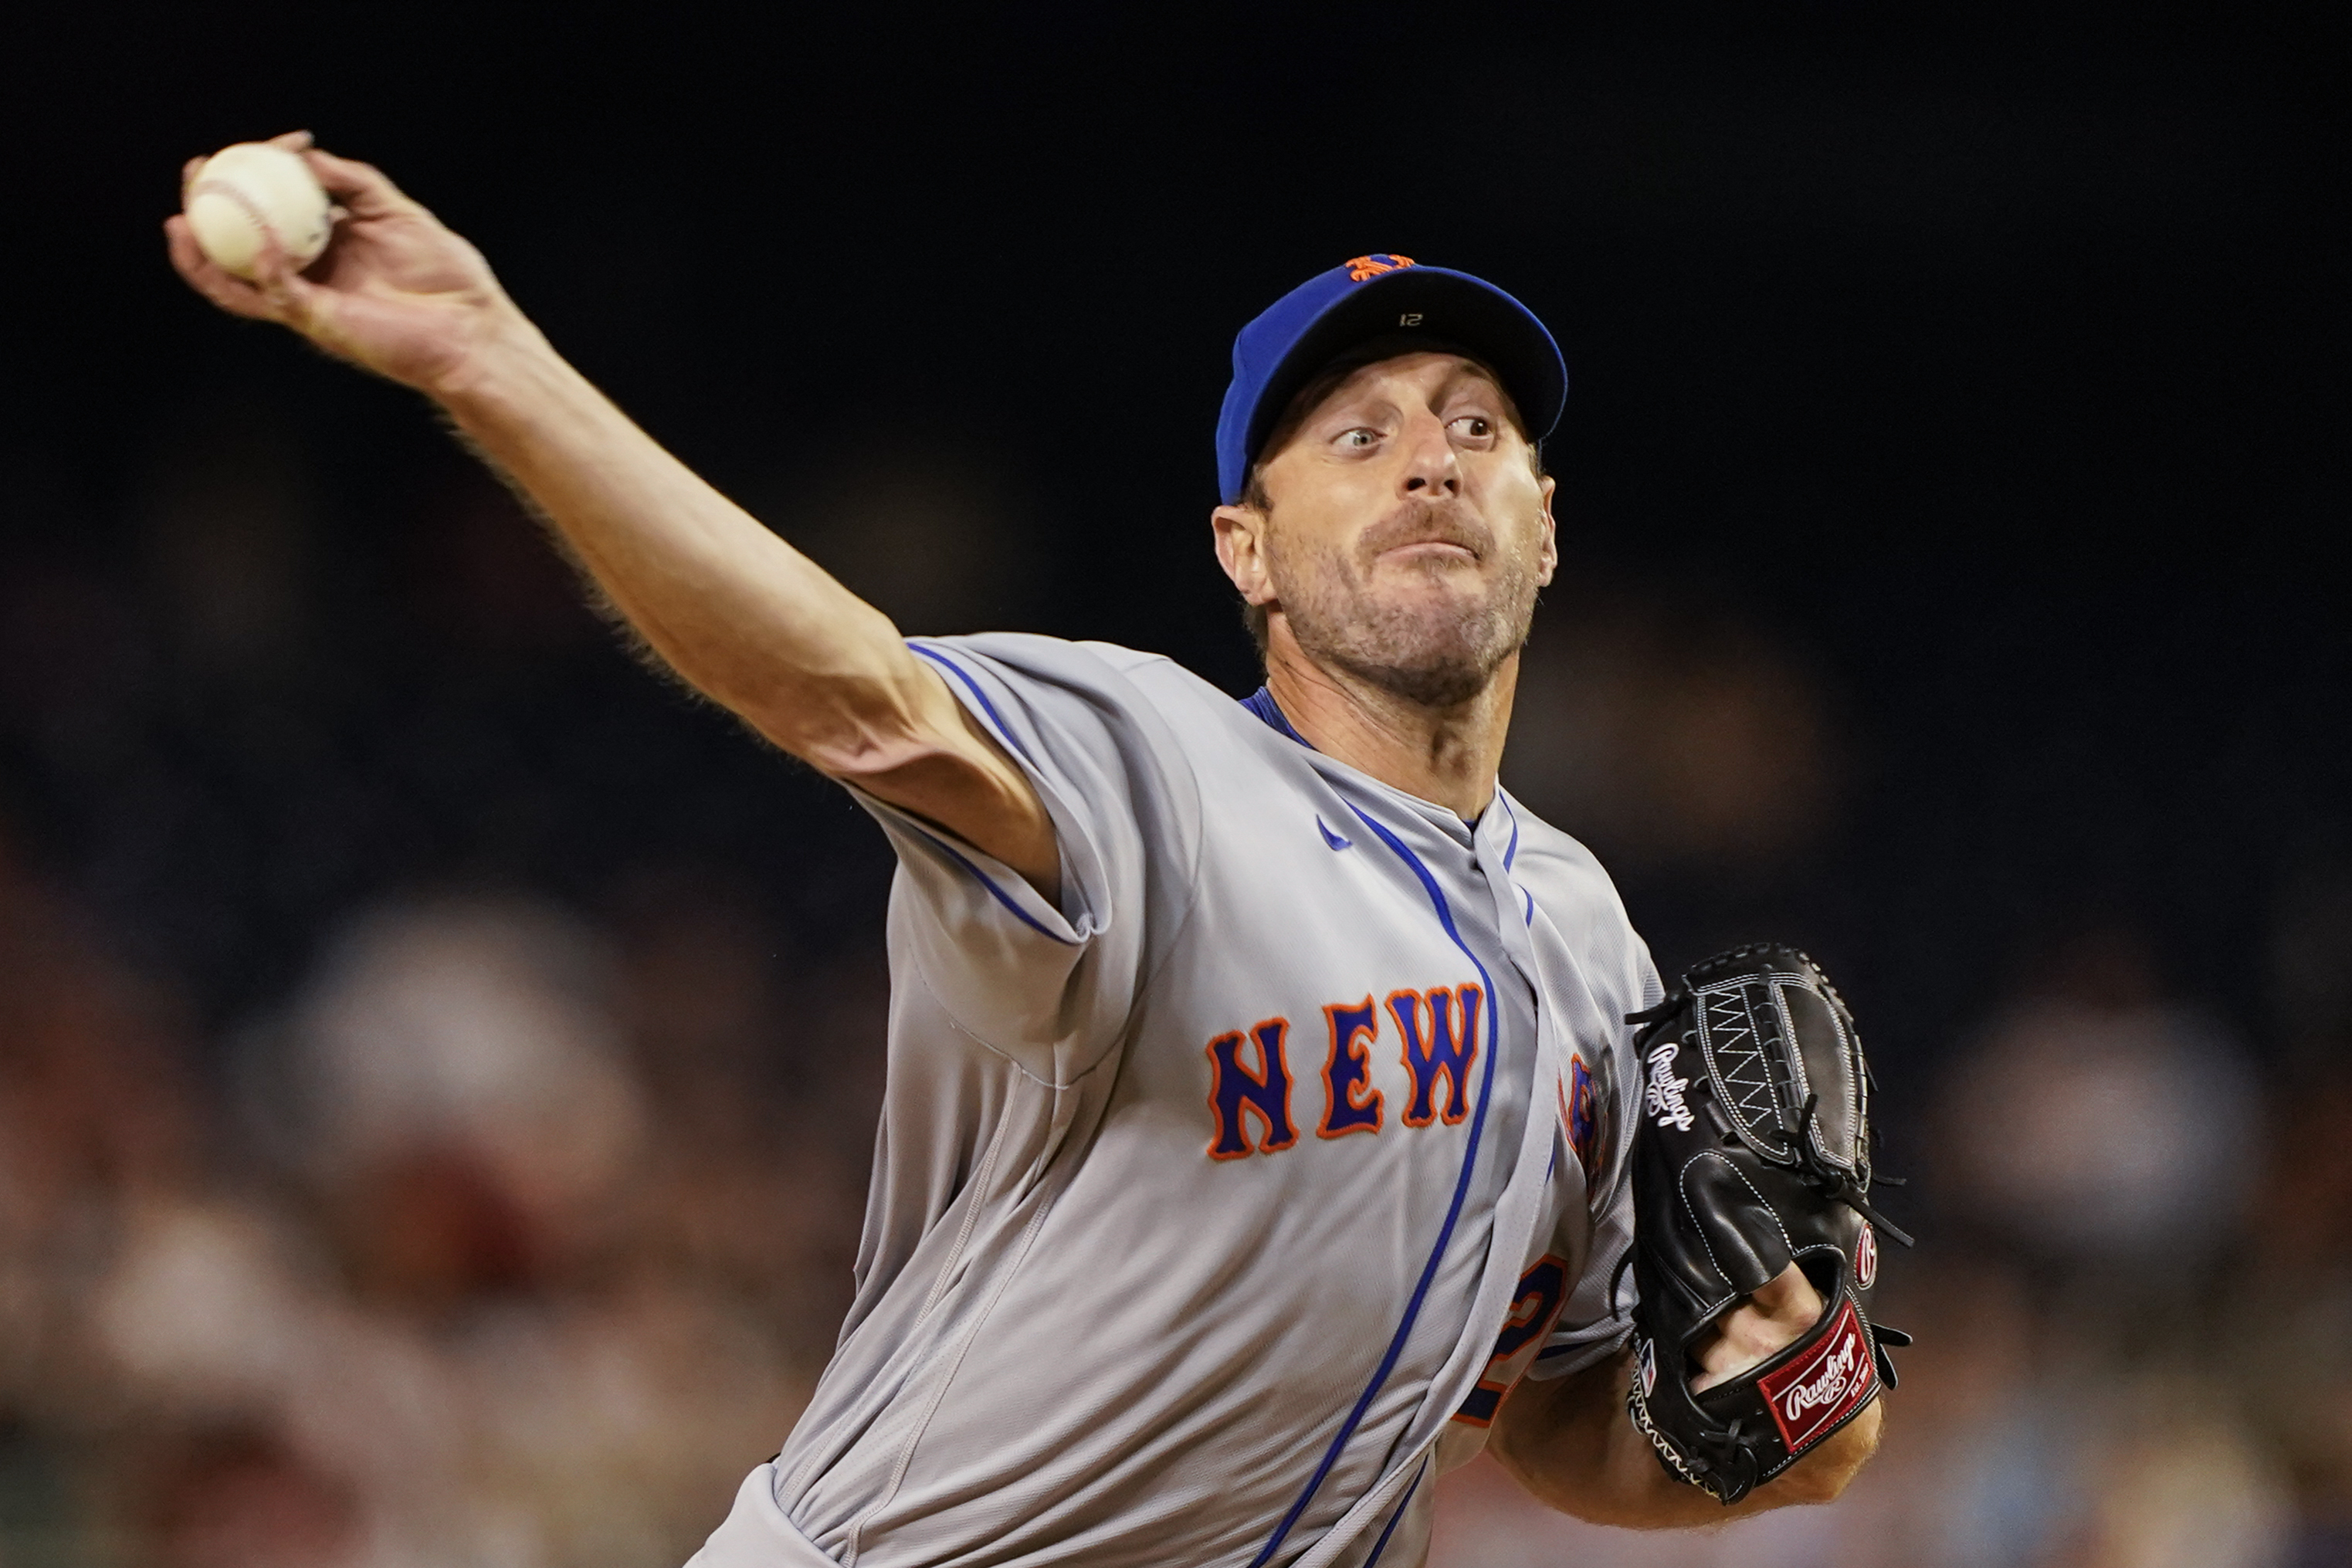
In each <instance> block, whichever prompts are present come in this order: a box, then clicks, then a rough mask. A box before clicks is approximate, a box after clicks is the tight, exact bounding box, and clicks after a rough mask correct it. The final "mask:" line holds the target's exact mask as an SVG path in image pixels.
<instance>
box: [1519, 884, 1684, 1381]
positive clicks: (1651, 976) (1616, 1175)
mask: <svg viewBox="0 0 2352 1568" xmlns="http://www.w3.org/2000/svg"><path fill="white" fill-rule="evenodd" d="M1624 939H1625V944H1626V950H1625V952H1624V954H1623V961H1622V964H1621V965H1620V966H1617V967H1615V970H1614V977H1615V978H1616V980H1617V982H1618V985H1617V987H1616V995H1615V996H1614V997H1612V998H1609V999H1608V1000H1609V1006H1610V1009H1611V1010H1610V1014H1609V1016H1610V1017H1612V1019H1621V1020H1622V1019H1623V1018H1624V1016H1625V1015H1626V1014H1627V1013H1630V1012H1638V1011H1641V1010H1642V1009H1645V1008H1649V1007H1652V1006H1654V1005H1655V1004H1656V1003H1657V1002H1658V1000H1659V999H1660V998H1662V997H1664V995H1665V991H1664V987H1663V986H1662V985H1661V984H1660V983H1659V980H1658V971H1657V967H1656V966H1655V965H1654V964H1653V963H1652V962H1651V961H1650V952H1649V948H1648V947H1647V946H1645V945H1644V944H1643V941H1642V939H1641V938H1640V937H1639V936H1635V935H1634V934H1633V929H1632V927H1631V925H1627V926H1626V928H1625V930H1624ZM1602 1060H1603V1061H1606V1062H1607V1064H1608V1066H1607V1071H1606V1075H1605V1079H1604V1082H1602V1083H1601V1084H1600V1085H1599V1086H1598V1088H1599V1091H1600V1095H1601V1099H1602V1100H1603V1102H1604V1103H1605V1109H1604V1112H1603V1114H1602V1116H1601V1140H1602V1141H1601V1157H1600V1158H1599V1159H1598V1160H1597V1161H1595V1162H1594V1172H1593V1176H1592V1178H1591V1183H1590V1185H1589V1186H1587V1188H1586V1200H1587V1203H1588V1204H1589V1213H1588V1215H1587V1216H1584V1217H1569V1218H1568V1220H1567V1221H1565V1222H1566V1223H1576V1222H1579V1220H1580V1221H1581V1223H1584V1224H1587V1225H1589V1226H1590V1227H1591V1238H1592V1239H1591V1249H1590V1250H1589V1251H1588V1252H1587V1253H1586V1255H1585V1265H1584V1272H1583V1273H1582V1274H1581V1275H1580V1276H1579V1278H1578V1279H1577V1281H1576V1284H1575V1286H1574V1287H1573V1288H1572V1289H1571V1290H1570V1291H1569V1296H1568V1301H1567V1304H1566V1305H1564V1306H1563V1307H1562V1308H1561V1309H1560V1313H1559V1319H1558V1320H1557V1321H1556V1322H1555V1324H1554V1327H1553V1329H1552V1332H1551V1334H1550V1336H1549V1338H1547V1339H1546V1340H1545V1341H1544V1346H1543V1349H1541V1350H1540V1351H1538V1352H1537V1353H1536V1359H1535V1364H1533V1365H1532V1366H1531V1367H1530V1368H1529V1369H1528V1376H1530V1377H1533V1378H1536V1379H1538V1380H1545V1379H1549V1378H1554V1377H1565V1376H1567V1375H1569V1374H1570V1373H1571V1372H1581V1371H1583V1370H1584V1369H1585V1368H1586V1367H1588V1366H1591V1365H1592V1364H1594V1363H1596V1362H1599V1361H1602V1360H1605V1359H1606V1358H1607V1357H1609V1356H1610V1355H1612V1354H1614V1353H1615V1352H1616V1350H1617V1348H1618V1347H1619V1346H1620V1345H1621V1344H1622V1343H1624V1342H1625V1337H1626V1335H1628V1334H1630V1333H1633V1299H1634V1291H1633V1267H1632V1265H1631V1263H1630V1262H1628V1258H1629V1257H1630V1255H1631V1253H1632V1251H1633V1159H1632V1155H1633V1129H1634V1127H1635V1126H1636V1125H1637V1124H1639V1120H1640V1117H1641V1112H1642V1104H1641V1094H1642V1074H1641V1071H1640V1065H1639V1063H1638V1062H1636V1061H1634V1058H1633V1026H1632V1025H1630V1024H1625V1025H1622V1026H1621V1027H1620V1028H1619V1029H1617V1030H1616V1031H1615V1032H1614V1033H1613V1035H1612V1039H1611V1040H1610V1041H1609V1042H1608V1046H1607V1049H1606V1051H1605V1052H1604V1053H1603V1054H1602Z"/></svg>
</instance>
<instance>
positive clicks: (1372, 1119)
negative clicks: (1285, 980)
mask: <svg viewBox="0 0 2352 1568" xmlns="http://www.w3.org/2000/svg"><path fill="white" fill-rule="evenodd" d="M1323 1016H1324V1017H1325V1018H1326V1019H1329V1020H1330V1024H1331V1058H1330V1060H1329V1061H1326V1062H1325V1063H1324V1064H1323V1123H1322V1125H1320V1126H1318V1127H1317V1128H1316V1129H1315V1134H1316V1136H1318V1137H1321V1138H1339V1137H1345V1136H1346V1135H1347V1134H1349V1133H1377V1132H1379V1131H1380V1130H1381V1106H1382V1104H1383V1103H1384V1101H1383V1099H1382V1097H1381V1092H1380V1091H1379V1090H1377V1089H1375V1088H1373V1087H1372V1060H1371V1055H1370V1052H1369V1051H1367V1050H1366V1049H1365V1047H1366V1042H1368V1041H1370V1040H1377V1039H1378V1038H1379V1037H1380V1032H1381V1013H1380V1009H1378V1008H1375V1007H1374V1006H1372V998H1370V996H1369V995H1368V996H1366V997H1365V998H1364V999H1363V1000H1362V1001H1360V1002H1358V1003H1356V1004H1355V1005H1354V1006H1353V1007H1341V1006H1339V1004H1338V1003H1337V1002H1333V1003H1331V1004H1329V1005H1328V1006H1327V1007H1325V1008H1324V1009H1323Z"/></svg>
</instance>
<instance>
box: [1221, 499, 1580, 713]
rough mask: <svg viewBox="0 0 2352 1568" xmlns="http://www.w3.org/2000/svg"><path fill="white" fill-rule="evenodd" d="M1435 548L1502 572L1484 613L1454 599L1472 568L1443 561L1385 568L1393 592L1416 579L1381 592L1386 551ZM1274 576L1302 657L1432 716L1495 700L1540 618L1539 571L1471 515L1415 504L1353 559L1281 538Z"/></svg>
mask: <svg viewBox="0 0 2352 1568" xmlns="http://www.w3.org/2000/svg"><path fill="white" fill-rule="evenodd" d="M1422 538H1443V539H1445V540H1447V541H1450V542H1453V543H1457V544H1460V545H1462V546H1464V547H1465V548H1466V549H1471V550H1472V551H1474V552H1475V553H1476V554H1477V556H1478V557H1479V559H1481V560H1482V561H1485V562H1487V563H1490V564H1491V565H1492V566H1493V567H1495V568H1496V570H1493V572H1492V575H1491V576H1490V577H1488V578H1487V580H1486V591H1485V593H1484V594H1482V595H1481V596H1480V598H1479V599H1478V601H1476V602H1475V603H1471V604H1466V605H1465V604H1464V603H1463V602H1462V601H1460V600H1459V599H1458V598H1456V597H1455V596H1454V595H1453V594H1452V593H1449V592H1447V591H1446V584H1447V583H1448V582H1449V581H1450V580H1452V579H1454V577H1456V576H1457V575H1458V573H1459V572H1460V570H1461V569H1460V568H1459V567H1458V566H1455V565H1453V564H1451V563H1449V562H1445V561H1442V560H1423V561H1412V562H1402V563H1394V564H1391V566H1389V567H1387V568H1385V569H1383V570H1385V571H1386V572H1387V574H1388V575H1389V576H1390V578H1391V581H1394V580H1396V579H1397V578H1399V577H1405V578H1407V579H1408V581H1409V583H1410V590H1409V591H1405V592H1402V593H1398V592H1393V591H1392V592H1391V593H1388V594H1386V595H1383V594H1382V593H1381V592H1379V591H1375V590H1374V589H1373V588H1372V586H1371V582H1370V579H1371V574H1372V571H1373V570H1374V567H1375V563H1376V561H1377V559H1378V558H1379V556H1380V554H1381V551H1382V550H1384V549H1390V548H1391V547H1392V546H1394V545H1395V544H1397V543H1399V542H1401V541H1404V540H1412V539H1422ZM1266 567H1267V571H1268V574H1269V575H1270V576H1271V577H1272V579H1273V584H1274V591H1275V596H1276V599H1277V600H1278V601H1280V603H1281V606H1282V614H1283V618H1284V619H1285V620H1286V622H1288V623H1289V627H1290V634H1291V636H1292V638H1293V639H1294V640H1295V641H1296V642H1297V643H1298V647H1299V651H1300V652H1301V653H1305V654H1306V655H1307V657H1308V658H1309V659H1311V660H1313V661H1314V662H1315V663H1317V664H1324V665H1328V666H1330V667H1333V668H1336V669H1339V670H1341V671H1343V672H1345V673H1347V674H1350V675H1353V676H1354V677H1356V678H1357V679H1358V680H1360V681H1363V682H1365V683H1367V684H1368V685H1371V686H1373V687H1375V688H1377V689H1379V690H1381V691H1383V692H1386V693H1388V694H1390V695H1392V696H1395V697H1398V698H1401V699H1402V700H1403V701H1406V702H1409V703H1412V704H1414V705H1416V706H1421V707H1425V708H1434V709H1444V708H1454V707H1459V706H1462V705H1463V704H1465V703H1466V702H1469V701H1470V700H1471V699H1472V698H1474V697H1475V696H1477V695H1479V694H1480V693H1482V692H1484V691H1485V690H1486V687H1487V685H1488V684H1489V683H1490V682H1491V681H1493V679H1494V678H1495V672H1496V670H1497V669H1499V668H1501V667H1502V664H1503V661H1504V660H1505V659H1507V658H1509V657H1510V656H1511V654H1512V653H1516V652H1517V651H1518V649H1519V648H1521V647H1522V646H1524V645H1525V644H1526V643H1527V640H1528V626H1529V625H1530V624H1531V623H1532V622H1533V621H1534V619H1535V608H1536V590H1537V587H1538V584H1537V581H1536V570H1535V563H1534V562H1533V561H1532V560H1530V559H1526V558H1525V557H1524V556H1523V555H1522V554H1521V552H1519V551H1517V550H1515V549H1510V548H1509V547H1507V546H1506V545H1505V544H1503V542H1502V541H1501V540H1499V539H1497V538H1496V537H1495V533H1494V530H1493V529H1491V528H1487V527H1486V524H1485V523H1484V522H1483V521H1481V520H1479V519H1477V518H1476V517H1473V516H1471V515H1470V514H1469V513H1468V512H1467V511H1466V509H1464V508H1460V507H1443V506H1431V505H1429V504H1427V503H1415V504H1414V505H1412V506H1411V507H1406V508H1403V509H1402V510H1400V511H1399V512H1398V513H1397V514H1395V515H1393V516H1391V517H1386V518H1383V519H1382V520H1381V523H1380V524H1379V525H1378V526H1377V527H1375V528H1371V529H1370V530H1369V531H1368V532H1367V533H1366V534H1365V535H1364V537H1363V538H1361V539H1360V540H1358V541H1357V542H1356V546H1355V549H1354V550H1353V551H1352V552H1349V551H1343V550H1338V549H1328V548H1321V547H1316V546H1307V547H1301V548H1292V547H1290V546H1287V545H1286V544H1285V543H1284V542H1283V541H1282V538H1281V536H1280V534H1279V532H1278V531H1274V530H1270V531H1269V532H1268V535H1267V538H1266ZM1414 579H1418V580H1419V581H1412V580H1414Z"/></svg>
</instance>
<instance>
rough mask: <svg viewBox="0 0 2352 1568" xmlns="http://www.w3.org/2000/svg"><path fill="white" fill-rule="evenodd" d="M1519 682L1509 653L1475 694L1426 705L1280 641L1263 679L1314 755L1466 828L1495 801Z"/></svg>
mask: <svg viewBox="0 0 2352 1568" xmlns="http://www.w3.org/2000/svg"><path fill="white" fill-rule="evenodd" d="M1284 643H1287V639H1285V640H1284ZM1518 680H1519V656H1518V654H1517V653H1513V654H1511V655H1510V657H1508V658H1507V659H1505V660H1504V661H1503V663H1502V664H1501V666H1500V667H1499V668H1497V669H1496V671H1495V674H1494V678H1493V679H1491V680H1489V681H1488V682H1487V683H1486V689H1485V690H1483V691H1481V692H1480V693H1479V694H1478V695H1475V696H1474V697H1472V698H1470V699H1469V700H1468V701H1466V702H1463V703H1458V704H1455V705H1453V706H1447V707H1430V706H1425V705H1423V704H1421V703H1416V702H1412V701H1410V700H1408V699H1406V698H1403V697H1400V696H1398V695H1396V694H1394V693H1393V692H1390V691H1386V690H1384V689H1382V688H1381V687H1379V686H1376V685H1372V684H1371V683H1370V682H1368V681H1365V680H1363V679H1361V678H1360V677H1358V676H1355V675H1352V674H1349V673H1348V672H1346V671H1344V670H1335V669H1330V668H1328V667H1326V666H1324V665H1321V664H1317V663H1315V662H1314V661H1313V660H1311V659H1309V658H1307V656H1306V654H1304V653H1301V652H1299V651H1298V649H1297V646H1296V645H1295V644H1291V645H1288V646H1285V645H1283V643H1277V644H1276V646H1275V647H1274V648H1273V649H1272V650H1270V656H1269V657H1268V659H1267V662H1266V673H1265V684H1266V686H1267V689H1268V690H1270V691H1272V692H1273V694H1274V700H1275V701H1276V703H1278V704H1280V705H1281V707H1282V713H1283V716H1284V717H1286V718H1287V719H1288V720H1289V721H1290V723H1291V727H1293V728H1294V729H1296V730H1297V731H1298V733H1299V734H1300V735H1302V736H1304V737H1306V738H1307V744H1308V745H1310V746H1312V747H1315V749H1316V750H1318V751H1320V752H1322V753H1323V754H1324V755H1325V756H1327V757H1336V758H1339V760H1340V761H1342V762H1345V763H1347V764H1348V765H1349V766H1350V767H1353V768H1361V769H1363V770H1364V771H1365V772H1367V773H1369V774H1370V775H1371V776H1372V777H1373V778H1375V779H1379V780H1380V781H1381V783H1383V784H1389V785H1393V786H1394V787H1395V788H1397V789H1402V790H1403V791H1404V792H1405V793H1406V794H1408V795H1418V796H1420V797H1421V798H1422V799H1423V800H1430V801H1433V802H1435V803H1436V804H1438V805H1440V806H1444V807H1445V808H1447V809H1448V810H1451V811H1453V812H1454V815H1456V816H1458V817H1460V818H1461V819H1462V820H1463V821H1472V822H1475V821H1477V820H1478V816H1479V814H1480V813H1481V812H1483V811H1484V810H1486V804H1487V802H1488V801H1490V800H1493V799H1494V798H1495V774H1496V769H1497V768H1500V767H1501V766H1502V762H1503V737H1504V735H1505V733H1506V732H1507V731H1508V730H1509V728H1510V727H1511V695H1512V693H1513V692H1514V691H1515V690H1516V689H1517V685H1518Z"/></svg>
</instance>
